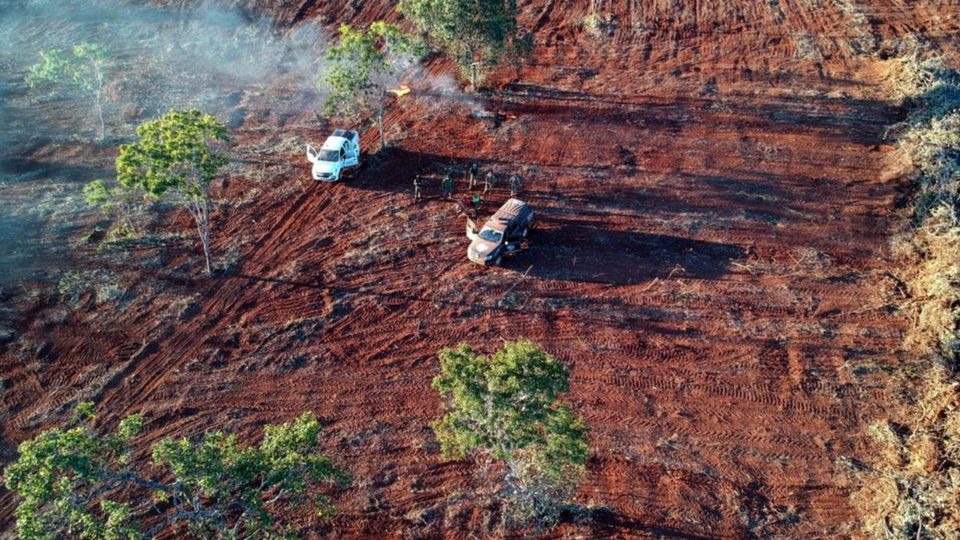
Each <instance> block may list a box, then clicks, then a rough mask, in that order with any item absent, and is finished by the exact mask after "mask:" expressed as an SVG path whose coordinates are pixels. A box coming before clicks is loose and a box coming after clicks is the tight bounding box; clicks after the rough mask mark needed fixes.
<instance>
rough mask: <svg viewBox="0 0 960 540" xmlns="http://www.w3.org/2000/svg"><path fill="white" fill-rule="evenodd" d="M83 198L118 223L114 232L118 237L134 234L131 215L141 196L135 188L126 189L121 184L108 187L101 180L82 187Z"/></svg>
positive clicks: (135, 229) (134, 227) (134, 226)
mask: <svg viewBox="0 0 960 540" xmlns="http://www.w3.org/2000/svg"><path fill="white" fill-rule="evenodd" d="M83 196H84V199H85V200H86V201H87V204H89V205H91V206H96V207H97V208H99V209H100V211H101V212H103V213H104V214H108V215H112V216H113V217H114V219H115V220H116V221H118V222H120V225H119V227H118V228H117V229H115V230H114V233H116V234H117V235H118V236H129V235H131V234H136V232H137V228H136V225H134V222H133V214H134V212H135V211H136V207H137V204H138V202H140V200H141V199H142V194H140V193H138V191H137V190H136V189H135V188H128V187H126V186H124V185H123V184H116V185H113V186H109V185H107V183H106V182H104V181H103V180H94V181H93V182H90V183H89V184H87V185H85V186H83Z"/></svg>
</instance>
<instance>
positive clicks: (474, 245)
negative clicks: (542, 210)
mask: <svg viewBox="0 0 960 540" xmlns="http://www.w3.org/2000/svg"><path fill="white" fill-rule="evenodd" d="M532 224H533V210H532V209H531V208H530V206H529V205H528V204H527V203H525V202H523V201H521V200H519V199H510V200H508V201H507V202H505V203H504V204H503V206H501V207H500V209H499V210H497V212H496V213H495V214H493V216H492V217H491V218H490V219H489V220H487V222H486V223H485V224H484V225H483V227H482V228H480V229H479V230H478V229H477V227H476V226H475V225H474V224H473V222H470V221H468V222H467V238H469V239H470V240H472V242H470V247H468V248H467V258H468V259H470V260H471V261H473V262H475V263H477V264H482V265H484V266H488V265H499V264H500V263H501V262H503V257H504V255H512V254H513V253H515V252H517V251H519V250H520V246H521V244H522V242H523V240H524V239H525V238H526V237H527V233H528V232H530V226H531V225H532Z"/></svg>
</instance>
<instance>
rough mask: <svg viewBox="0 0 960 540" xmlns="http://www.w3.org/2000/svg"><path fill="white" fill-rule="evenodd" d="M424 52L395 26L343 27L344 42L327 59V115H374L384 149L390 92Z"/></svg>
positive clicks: (341, 37)
mask: <svg viewBox="0 0 960 540" xmlns="http://www.w3.org/2000/svg"><path fill="white" fill-rule="evenodd" d="M423 50H424V49H423V46H422V44H420V43H419V42H418V41H417V40H415V39H413V38H411V37H410V36H407V35H406V34H404V33H403V32H402V31H401V30H400V29H399V28H398V27H396V26H394V25H391V24H387V23H384V22H375V23H373V24H371V25H370V28H368V29H367V30H365V31H364V30H357V29H354V28H353V27H351V26H350V25H346V24H344V25H341V26H340V39H339V41H337V43H336V44H335V45H333V46H332V47H330V48H329V49H328V50H327V55H326V58H327V60H328V61H330V62H331V64H330V67H328V68H327V70H326V71H325V72H324V75H323V81H322V86H323V87H324V89H326V90H328V92H329V93H328V94H327V99H326V103H325V108H326V112H327V114H329V115H339V116H356V115H360V114H364V113H368V112H370V111H371V110H372V111H374V112H375V113H376V117H377V126H378V128H379V132H380V147H381V148H383V147H384V146H386V136H385V134H384V129H383V117H384V113H385V110H386V102H387V92H388V90H389V88H390V86H391V85H397V84H398V83H399V76H400V74H401V73H402V72H403V70H404V69H406V68H407V67H409V65H411V64H412V63H413V62H414V61H415V60H416V59H417V57H418V56H419V55H421V54H423Z"/></svg>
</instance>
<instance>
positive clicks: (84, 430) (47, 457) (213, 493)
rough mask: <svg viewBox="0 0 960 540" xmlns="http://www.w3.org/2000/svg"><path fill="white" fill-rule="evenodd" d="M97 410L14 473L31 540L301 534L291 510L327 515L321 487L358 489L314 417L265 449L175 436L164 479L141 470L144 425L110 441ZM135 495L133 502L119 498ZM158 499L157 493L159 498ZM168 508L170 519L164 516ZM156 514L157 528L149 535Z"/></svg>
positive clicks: (159, 462)
mask: <svg viewBox="0 0 960 540" xmlns="http://www.w3.org/2000/svg"><path fill="white" fill-rule="evenodd" d="M94 418H95V417H94V414H93V406H92V404H89V403H84V404H81V405H80V406H78V408H77V410H76V413H75V421H76V422H79V423H80V424H79V425H77V426H76V427H73V428H70V429H67V430H62V429H59V428H53V429H49V430H47V431H44V432H43V433H41V434H40V435H38V436H37V437H36V438H34V439H32V440H29V441H25V442H24V443H23V444H21V445H20V448H19V451H20V457H19V459H18V460H17V461H16V462H15V463H13V464H12V465H10V466H8V467H7V468H6V469H5V470H4V477H5V480H6V485H7V488H8V489H10V490H11V491H14V492H16V493H17V494H18V495H19V496H20V498H21V501H20V504H19V506H18V508H17V511H16V517H17V532H18V534H19V535H20V537H22V538H25V539H47V538H58V537H62V536H71V537H79V538H90V539H120V538H142V537H148V538H149V537H153V536H154V535H158V534H161V533H164V532H166V533H168V534H169V533H171V532H173V533H175V532H176V531H177V530H179V529H177V527H180V526H181V525H183V526H185V527H186V529H187V530H188V531H189V532H190V533H191V534H193V535H196V536H199V537H204V538H271V537H286V536H292V535H294V534H295V530H294V529H293V527H292V526H291V525H290V524H288V523H286V522H285V521H284V520H283V519H282V515H283V513H284V512H287V511H289V510H291V509H294V508H298V507H302V506H304V505H306V506H309V507H311V508H312V509H313V510H314V511H315V512H316V513H317V515H319V516H321V517H324V518H325V517H329V516H330V515H332V513H333V512H334V511H335V508H334V507H333V506H332V504H331V503H330V501H329V499H328V498H326V497H324V496H322V495H320V494H318V493H316V491H317V489H318V486H319V484H321V483H324V482H336V483H337V484H340V485H345V484H348V483H349V481H350V480H349V477H348V476H347V474H346V473H345V472H344V471H342V470H341V469H339V468H338V467H336V466H335V465H334V464H333V463H332V461H331V460H330V458H328V457H326V456H324V455H322V454H321V453H320V451H319V445H318V441H317V437H318V435H319V433H320V430H321V428H320V423H319V421H318V420H317V418H316V416H315V415H314V414H313V413H304V414H302V415H301V416H300V417H299V418H297V419H296V420H295V421H293V422H290V423H285V424H280V425H271V426H267V427H266V428H265V430H264V437H263V440H262V441H261V443H260V444H259V445H257V446H247V445H243V444H240V443H239V442H238V441H237V438H236V437H235V436H234V435H230V434H225V433H222V432H213V433H209V434H207V435H204V436H203V437H202V438H201V439H200V440H199V441H198V442H192V441H190V440H188V439H180V440H170V439H165V440H163V441H161V442H159V443H158V444H157V445H156V446H155V447H154V448H153V461H154V464H155V465H156V466H157V467H159V468H160V470H161V474H160V476H159V478H162V479H170V481H169V482H167V483H164V482H162V481H158V480H153V479H150V478H147V477H144V476H141V475H140V474H139V473H138V472H137V471H136V470H135V469H134V467H133V465H134V463H133V453H132V452H131V450H130V446H129V444H130V442H131V440H132V439H133V438H134V437H136V436H137V435H138V434H139V433H140V431H141V429H142V425H143V423H142V419H141V418H140V416H139V415H133V416H129V417H127V418H125V419H124V420H122V421H121V422H120V423H119V425H118V426H117V428H116V429H115V430H113V431H112V432H110V433H108V434H106V435H100V434H98V433H97V432H96V431H95V430H94V429H93V428H92V426H91V424H90V423H91V422H92V421H93V420H94ZM131 489H132V490H135V491H134V493H137V494H138V495H135V496H133V497H132V498H131V502H129V503H124V502H121V501H118V500H114V499H112V498H111V497H112V496H114V495H115V494H118V493H129V492H130V490H131ZM150 495H152V497H151V496H150ZM151 499H152V501H154V502H162V503H163V506H162V508H163V510H161V512H162V519H161V520H160V521H159V522H157V521H156V519H155V518H156V515H155V513H156V512H157V511H158V509H159V508H160V507H155V506H153V503H152V502H151ZM148 514H150V515H151V516H153V518H154V519H152V520H151V523H155V524H154V525H153V526H151V527H150V528H149V529H146V530H144V529H142V528H141V526H140V523H139V522H140V519H141V518H142V517H144V516H146V515H148Z"/></svg>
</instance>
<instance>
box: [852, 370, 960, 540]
mask: <svg viewBox="0 0 960 540" xmlns="http://www.w3.org/2000/svg"><path fill="white" fill-rule="evenodd" d="M915 399H916V402H915V404H914V405H915V406H914V407H912V408H911V409H910V411H911V413H910V414H908V417H907V418H906V419H904V423H903V424H900V425H897V426H894V425H892V424H891V423H889V422H886V421H882V422H878V423H876V424H874V425H872V426H870V428H869V429H868V434H869V435H870V437H871V439H872V440H873V442H874V444H875V446H876V450H877V451H876V453H875V454H874V456H875V461H874V463H873V464H872V468H871V469H870V470H868V471H866V472H864V473H863V476H862V478H861V479H862V487H861V488H860V489H859V490H858V491H857V492H855V493H854V494H853V497H852V502H853V505H854V508H855V509H856V510H857V511H858V513H859V514H860V517H861V523H862V526H863V531H864V532H865V533H867V534H869V535H870V537H872V538H927V539H935V540H940V539H944V540H945V539H952V538H956V535H957V532H958V531H960V462H958V461H957V457H958V453H957V449H958V447H960V411H958V407H960V392H958V388H957V383H956V382H954V381H952V379H951V374H950V373H949V372H948V370H947V369H945V368H943V367H936V368H933V369H931V370H929V372H928V373H927V374H926V377H925V379H924V381H923V382H921V383H920V387H919V389H918V391H917V395H916V396H915Z"/></svg>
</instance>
